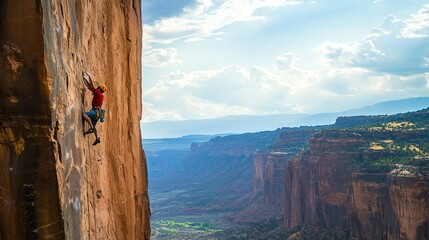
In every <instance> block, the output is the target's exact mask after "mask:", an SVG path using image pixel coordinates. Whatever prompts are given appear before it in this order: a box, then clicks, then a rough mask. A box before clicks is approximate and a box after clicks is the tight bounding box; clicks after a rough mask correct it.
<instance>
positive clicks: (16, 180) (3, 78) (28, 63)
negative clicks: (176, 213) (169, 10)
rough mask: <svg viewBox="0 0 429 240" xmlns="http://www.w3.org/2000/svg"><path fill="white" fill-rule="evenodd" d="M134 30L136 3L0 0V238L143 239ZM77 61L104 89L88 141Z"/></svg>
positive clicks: (86, 98)
mask: <svg viewBox="0 0 429 240" xmlns="http://www.w3.org/2000/svg"><path fill="white" fill-rule="evenodd" d="M141 37H142V34H141V15H140V1H137V0H124V1H84V0H76V1H56V0H47V1H25V0H13V1H12V0H0V44H1V46H0V101H1V102H0V124H1V125H0V238H1V239H49V238H52V239H62V238H66V239H148V238H149V235H150V229H149V215H150V211H149V200H148V195H147V170H146V162H145V157H144V153H143V152H142V150H141V136H140V135H141V134H140V127H139V122H140V118H141V44H142V43H141ZM82 62H84V64H85V66H86V68H87V69H88V71H89V72H90V73H91V76H92V78H93V79H94V80H95V81H96V84H99V83H104V84H106V85H107V87H108V91H107V92H106V94H105V104H104V107H105V108H106V109H107V116H106V121H105V123H103V124H101V123H99V126H98V129H99V132H100V134H101V144H99V145H97V146H92V142H93V141H94V137H93V136H86V137H84V136H83V134H82V133H83V122H82V119H81V112H82V111H87V110H88V109H89V108H90V101H91V98H92V94H91V93H90V92H89V91H87V90H86V89H85V87H84V85H83V82H82V75H81V71H82V70H83V67H82ZM87 127H88V126H86V128H87Z"/></svg>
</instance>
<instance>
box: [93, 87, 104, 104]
mask: <svg viewBox="0 0 429 240" xmlns="http://www.w3.org/2000/svg"><path fill="white" fill-rule="evenodd" d="M92 93H93V94H94V97H93V98H92V107H101V106H102V105H103V99H104V96H103V94H102V93H101V92H100V90H98V89H94V91H92Z"/></svg>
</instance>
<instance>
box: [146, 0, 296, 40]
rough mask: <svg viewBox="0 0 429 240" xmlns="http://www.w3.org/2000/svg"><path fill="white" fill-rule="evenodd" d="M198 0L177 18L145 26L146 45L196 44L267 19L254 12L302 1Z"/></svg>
mask: <svg viewBox="0 0 429 240" xmlns="http://www.w3.org/2000/svg"><path fill="white" fill-rule="evenodd" d="M216 2H217V3H216V4H214V3H213V2H212V1H210V0H199V1H197V4H196V6H194V7H193V8H186V9H185V10H184V12H183V14H182V15H180V16H178V17H172V18H166V19H161V20H158V21H156V22H155V23H153V24H146V25H144V26H143V32H144V38H145V41H146V42H156V43H172V42H175V41H178V40H185V41H195V40H201V39H205V38H207V37H210V36H215V35H219V34H222V33H219V32H218V31H219V30H220V29H222V28H223V27H225V26H228V25H230V24H233V23H235V22H246V21H255V20H262V19H264V17H263V16H258V15H255V11H256V10H258V9H264V8H269V9H273V8H279V7H283V6H286V5H297V4H300V3H302V0H228V1H226V0H219V1H216Z"/></svg>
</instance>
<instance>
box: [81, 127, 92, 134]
mask: <svg viewBox="0 0 429 240" xmlns="http://www.w3.org/2000/svg"><path fill="white" fill-rule="evenodd" d="M93 132H94V128H89V129H88V131H86V132H85V133H84V134H83V135H86V134H89V133H93Z"/></svg>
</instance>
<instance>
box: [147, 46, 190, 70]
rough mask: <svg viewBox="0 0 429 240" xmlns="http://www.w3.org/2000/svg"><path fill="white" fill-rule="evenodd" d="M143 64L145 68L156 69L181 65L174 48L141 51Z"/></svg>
mask: <svg viewBox="0 0 429 240" xmlns="http://www.w3.org/2000/svg"><path fill="white" fill-rule="evenodd" d="M143 59H144V61H143V64H144V65H145V66H147V67H151V68H157V67H165V66H168V65H181V64H182V61H180V60H179V59H178V55H177V49H176V48H163V49H152V48H150V47H149V49H148V50H146V51H143Z"/></svg>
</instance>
